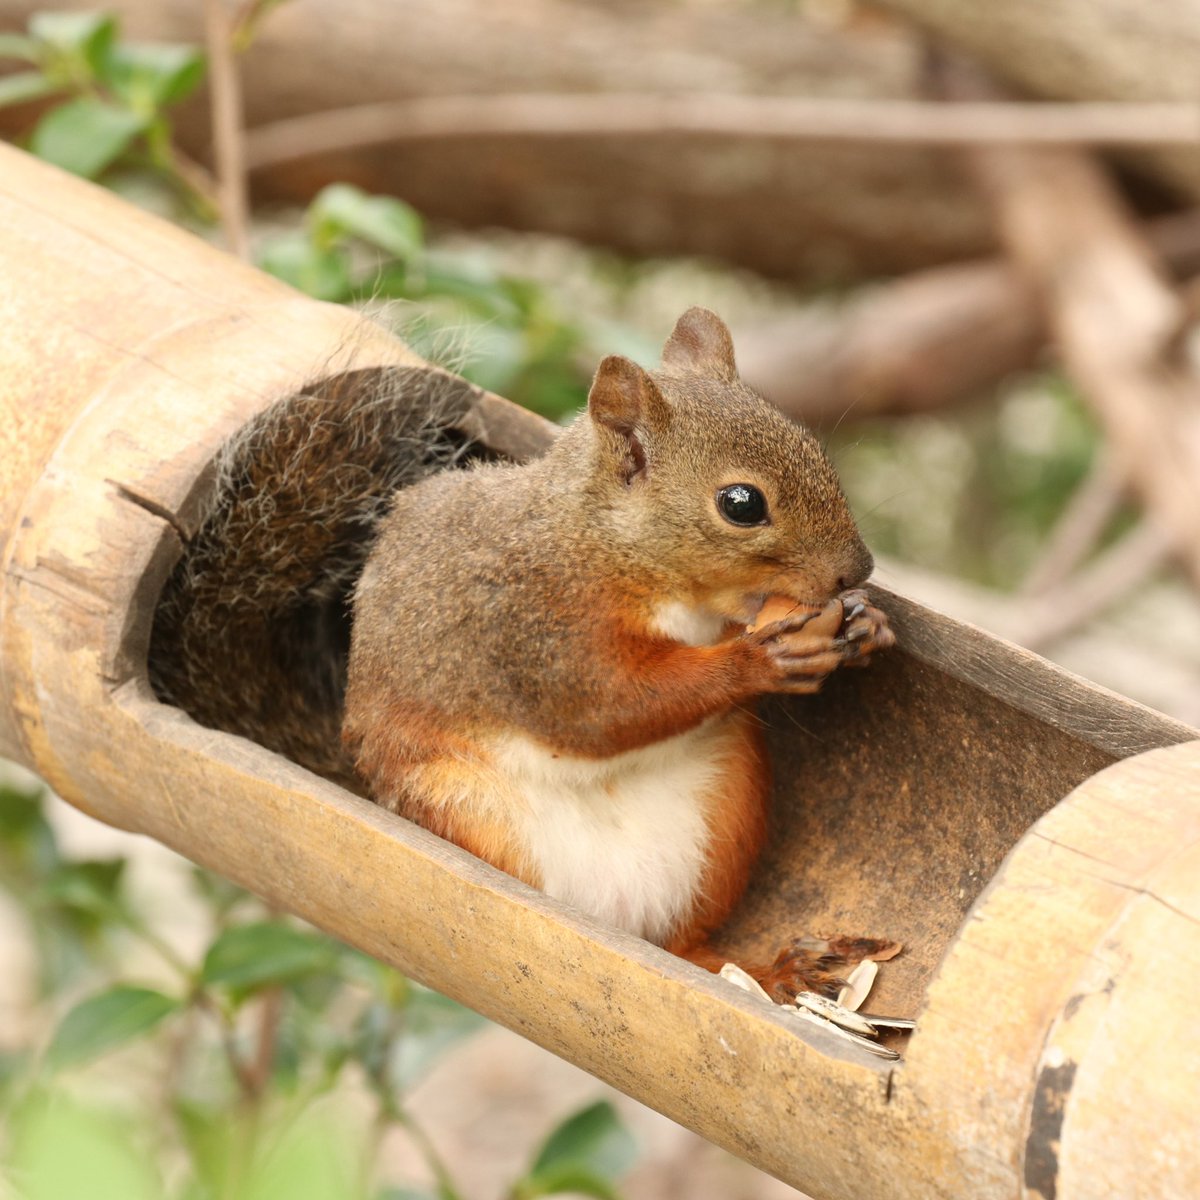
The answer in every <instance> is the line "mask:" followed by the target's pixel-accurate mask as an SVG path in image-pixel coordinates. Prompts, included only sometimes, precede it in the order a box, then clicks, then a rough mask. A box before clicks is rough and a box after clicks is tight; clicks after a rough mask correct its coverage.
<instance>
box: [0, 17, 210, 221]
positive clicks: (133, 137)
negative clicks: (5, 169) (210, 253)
mask: <svg viewBox="0 0 1200 1200" xmlns="http://www.w3.org/2000/svg"><path fill="white" fill-rule="evenodd" d="M5 58H8V59H17V60H19V61H21V62H23V63H27V64H29V67H30V69H29V70H24V71H18V72H16V73H14V74H12V75H8V76H6V77H4V78H3V79H0V106H3V105H11V104H23V103H27V102H29V101H32V100H42V99H49V98H54V99H56V101H57V102H56V103H55V104H54V105H53V106H52V107H51V108H49V109H48V110H47V111H46V112H44V113H43V114H42V116H41V117H40V118H39V119H38V121H37V124H36V125H35V126H34V127H33V130H32V132H31V133H30V135H29V149H30V150H32V151H33V153H34V154H37V155H38V156H39V157H41V158H44V159H46V160H47V162H52V163H54V164H56V165H57V166H60V167H62V168H63V169H64V170H67V171H71V172H73V173H74V174H76V175H82V176H84V177H85V178H87V179H101V178H105V177H107V176H108V175H110V174H111V172H112V171H113V169H114V168H117V167H126V168H134V169H137V170H140V171H146V172H149V173H151V174H152V175H154V176H156V177H157V178H158V179H159V180H161V181H164V182H166V183H168V184H170V185H171V186H172V187H173V188H174V189H175V190H176V191H177V192H178V193H179V194H180V195H181V196H182V197H183V198H184V199H185V200H186V201H187V202H188V203H189V205H190V207H191V209H192V210H193V211H194V212H196V213H199V214H203V215H207V216H211V206H210V204H209V202H208V200H207V198H206V197H204V196H203V195H201V194H200V193H199V192H198V191H197V190H196V189H195V187H194V186H193V184H192V183H190V182H189V180H188V178H187V176H186V175H185V174H184V173H183V172H182V171H181V170H180V169H179V159H178V153H177V151H176V150H175V148H174V145H173V142H172V128H171V121H170V118H169V116H168V111H167V110H168V109H170V108H172V107H173V106H174V105H176V104H178V103H179V102H180V101H181V100H184V99H186V98H187V97H188V96H189V95H190V94H191V93H192V92H193V91H194V90H195V89H196V87H197V85H198V84H199V83H200V81H201V80H202V79H203V77H204V56H203V54H202V53H201V52H200V51H199V50H198V49H196V48H195V47H193V46H180V45H166V44H141V43H133V42H122V41H121V40H120V36H119V28H118V25H117V21H116V18H115V17H112V16H109V15H106V14H103V13H82V12H78V13H72V12H41V13H35V14H34V15H33V16H32V17H31V18H30V20H29V27H28V30H27V33H26V34H25V35H23V36H22V35H8V36H5V37H2V38H0V59H5Z"/></svg>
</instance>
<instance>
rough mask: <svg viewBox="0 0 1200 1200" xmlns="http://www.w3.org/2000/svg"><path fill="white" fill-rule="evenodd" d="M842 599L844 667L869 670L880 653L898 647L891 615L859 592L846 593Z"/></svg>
mask: <svg viewBox="0 0 1200 1200" xmlns="http://www.w3.org/2000/svg"><path fill="white" fill-rule="evenodd" d="M838 599H839V600H840V601H841V605H842V611H843V616H842V624H841V628H840V629H839V630H838V636H837V639H836V641H837V643H838V644H839V645H840V648H841V651H842V665H843V666H846V667H865V666H866V665H867V663H869V662H870V661H871V655H872V654H873V653H874V652H875V651H876V650H886V649H887V648H888V647H889V646H894V645H895V644H896V635H895V634H894V633H893V632H892V629H891V626H890V625H889V624H888V619H887V615H886V614H885V613H884V612H882V611H880V610H879V609H878V608H874V607H873V606H872V605H871V603H870V601H869V600H868V599H867V593H866V592H864V591H862V590H860V589H857V588H856V589H854V590H853V591H849V592H843V593H842V594H841V595H840V596H839V597H838Z"/></svg>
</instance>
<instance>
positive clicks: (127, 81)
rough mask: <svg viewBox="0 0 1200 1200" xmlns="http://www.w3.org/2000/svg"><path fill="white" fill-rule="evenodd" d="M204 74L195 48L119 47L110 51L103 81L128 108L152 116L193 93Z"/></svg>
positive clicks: (201, 57)
mask: <svg viewBox="0 0 1200 1200" xmlns="http://www.w3.org/2000/svg"><path fill="white" fill-rule="evenodd" d="M204 70H205V60H204V55H203V54H202V53H201V52H200V51H199V50H198V49H197V48H196V47H195V46H175V45H122V46H117V47H115V48H114V49H113V52H112V55H111V56H110V61H109V65H108V68H107V74H106V77H105V78H106V82H107V83H109V84H110V85H111V87H112V89H113V91H114V92H116V94H117V95H118V96H119V97H120V98H121V99H122V100H124V101H125V103H126V104H128V105H129V107H130V108H132V109H134V110H135V111H136V112H139V113H145V114H147V115H152V114H154V113H157V112H158V111H159V110H160V109H163V108H168V107H169V106H170V105H172V104H178V103H179V101H180V100H183V99H185V98H186V97H187V96H189V95H190V94H191V93H192V92H193V91H195V89H196V86H197V85H198V84H199V83H200V81H201V80H202V79H203V78H204Z"/></svg>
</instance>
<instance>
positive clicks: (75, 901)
mask: <svg viewBox="0 0 1200 1200" xmlns="http://www.w3.org/2000/svg"><path fill="white" fill-rule="evenodd" d="M124 874H125V859H123V858H96V859H85V860H83V861H81V862H65V863H62V864H61V865H60V866H58V867H56V868H55V869H54V871H52V872H51V873H50V874H49V875H48V876H47V877H46V881H45V883H43V885H42V887H41V895H40V897H39V898H40V899H42V900H47V901H50V902H51V903H53V904H55V905H58V906H60V907H62V908H70V909H75V910H77V911H79V912H85V913H90V914H92V915H98V916H103V915H108V914H110V913H111V912H112V911H113V909H114V908H115V907H116V906H117V905H118V904H119V903H120V895H121V882H122V879H123V878H124Z"/></svg>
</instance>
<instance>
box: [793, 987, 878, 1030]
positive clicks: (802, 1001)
mask: <svg viewBox="0 0 1200 1200" xmlns="http://www.w3.org/2000/svg"><path fill="white" fill-rule="evenodd" d="M796 1004H797V1005H798V1006H799V1007H800V1008H807V1009H808V1011H809V1012H813V1013H816V1014H817V1016H818V1017H824V1018H825V1019H826V1020H827V1021H832V1022H833V1023H834V1024H835V1025H840V1026H841V1027H842V1028H843V1029H848V1030H850V1032H851V1033H861V1034H862V1035H863V1036H864V1037H875V1036H876V1033H875V1026H874V1025H872V1024H871V1023H870V1022H869V1021H865V1020H863V1018H862V1017H860V1016H859V1015H858V1013H856V1012H851V1010H850V1009H848V1008H843V1007H842V1006H841V1005H840V1004H838V1003H836V1002H835V1001H833V1000H828V999H826V998H825V997H824V996H818V995H817V993H816V992H801V993H800V994H799V995H798V996H797V997H796Z"/></svg>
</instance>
